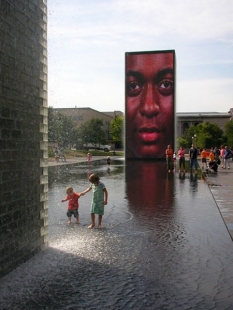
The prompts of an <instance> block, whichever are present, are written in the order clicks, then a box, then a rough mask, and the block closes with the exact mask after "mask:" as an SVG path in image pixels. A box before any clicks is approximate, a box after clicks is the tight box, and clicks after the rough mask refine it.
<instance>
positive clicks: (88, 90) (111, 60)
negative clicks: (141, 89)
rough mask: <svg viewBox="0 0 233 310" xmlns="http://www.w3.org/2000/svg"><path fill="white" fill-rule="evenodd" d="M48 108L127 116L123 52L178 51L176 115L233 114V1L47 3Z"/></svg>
mask: <svg viewBox="0 0 233 310" xmlns="http://www.w3.org/2000/svg"><path fill="white" fill-rule="evenodd" d="M47 5H48V74H49V77H48V104H49V106H53V107H54V108H62V107H75V106H77V107H90V108H92V109H95V110H98V111H113V110H120V111H123V112H124V106H125V99H124V67H125V63H124V62H125V52H131V51H155V50H170V49H174V50H175V52H176V110H177V111H178V112H205V111H206V112H228V111H229V109H230V108H231V107H232V108H233V22H232V20H233V1H232V0H222V1H217V0H202V1H200V0H195V1H194V0H166V1H158V0H143V1H142V0H141V1H139V0H127V1H126V0H69V1H68V0H67V1H65V0H48V1H47Z"/></svg>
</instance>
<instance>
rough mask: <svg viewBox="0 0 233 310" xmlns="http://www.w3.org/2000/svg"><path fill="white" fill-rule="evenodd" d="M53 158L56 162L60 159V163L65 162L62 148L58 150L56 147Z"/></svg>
mask: <svg viewBox="0 0 233 310" xmlns="http://www.w3.org/2000/svg"><path fill="white" fill-rule="evenodd" d="M54 156H55V161H56V162H59V160H60V159H61V161H63V162H66V156H65V152H64V148H63V147H61V148H59V147H58V146H56V147H55V151H54Z"/></svg>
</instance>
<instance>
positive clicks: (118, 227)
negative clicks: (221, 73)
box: [0, 159, 233, 309]
mask: <svg viewBox="0 0 233 310" xmlns="http://www.w3.org/2000/svg"><path fill="white" fill-rule="evenodd" d="M90 173H97V174H99V175H100V177H101V180H102V181H103V182H104V183H105V185H106V187H107V189H108V192H109V201H108V205H107V206H106V207H105V215H104V217H103V226H104V229H102V230H99V229H93V230H89V229H87V226H88V225H89V223H90V214H89V212H90V203H91V198H92V194H91V192H89V193H87V194H86V195H85V196H84V197H81V198H80V200H79V202H80V208H79V213H80V224H79V225H75V224H74V223H73V224H71V225H67V217H66V203H61V199H62V198H64V197H65V195H66V194H65V188H66V187H67V186H73V188H74V190H75V191H77V192H80V191H83V190H84V189H86V188H87V187H88V186H89V182H88V176H89V175H90ZM73 221H74V220H73ZM49 239H50V247H49V248H48V249H47V250H45V251H44V252H42V253H40V254H38V255H37V256H36V257H34V258H32V259H31V260H29V261H28V262H26V263H25V264H23V265H22V266H20V267H19V268H17V269H16V270H15V271H13V272H12V273H10V274H9V275H7V276H6V277H4V278H2V279H1V280H0V296H1V297H0V305H1V307H0V308H1V309H232V305H233V295H232V294H233V290H232V289H233V268H232V262H233V246H232V241H231V238H230V236H229V234H228V232H227V229H226V227H225V224H224V223H223V221H222V218H221V215H220V214H219V211H218V208H217V206H216V203H215V201H214V199H213V197H212V195H211V193H210V191H209V188H208V186H207V185H206V184H205V182H204V181H202V180H201V179H200V178H199V176H197V175H195V174H194V175H189V174H186V175H185V176H184V175H179V174H178V173H170V174H167V172H166V165H165V163H164V162H151V161H149V162H142V161H129V162H127V163H126V164H125V162H124V160H123V159H121V160H115V161H113V160H112V164H111V166H110V168H108V167H107V166H106V161H105V160H102V161H97V162H92V164H91V166H90V167H88V166H87V164H86V163H83V164H76V165H67V166H60V167H58V166H57V167H50V168H49Z"/></svg>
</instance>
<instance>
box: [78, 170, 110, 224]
mask: <svg viewBox="0 0 233 310" xmlns="http://www.w3.org/2000/svg"><path fill="white" fill-rule="evenodd" d="M89 182H90V183H91V185H90V186H89V187H88V188H87V189H86V190H85V191H83V192H82V193H81V194H83V195H85V194H86V193H87V192H89V191H90V190H92V192H93V197H92V203H91V225H89V226H88V228H90V229H92V228H94V227H95V214H98V228H102V217H103V215H104V206H105V205H106V204H107V203H108V191H107V189H106V187H105V185H104V183H103V182H101V181H100V178H99V176H98V175H97V174H91V175H90V177H89Z"/></svg>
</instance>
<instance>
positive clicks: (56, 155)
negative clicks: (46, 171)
mask: <svg viewBox="0 0 233 310" xmlns="http://www.w3.org/2000/svg"><path fill="white" fill-rule="evenodd" d="M54 156H55V161H56V162H59V158H60V150H59V148H58V147H57V146H56V147H55V151H54Z"/></svg>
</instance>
